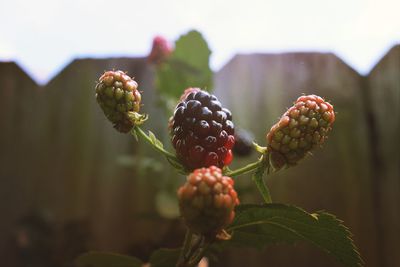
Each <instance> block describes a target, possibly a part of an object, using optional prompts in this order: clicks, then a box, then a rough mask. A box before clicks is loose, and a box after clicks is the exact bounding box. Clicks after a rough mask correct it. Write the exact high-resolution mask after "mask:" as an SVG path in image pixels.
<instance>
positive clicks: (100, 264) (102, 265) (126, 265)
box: [76, 251, 173, 267]
mask: <svg viewBox="0 0 400 267" xmlns="http://www.w3.org/2000/svg"><path fill="white" fill-rule="evenodd" d="M76 263H77V266H78V267H141V266H142V265H143V262H142V261H140V260H139V259H137V258H134V257H128V256H125V255H119V254H114V253H107V252H94V251H93V252H88V253H85V254H82V255H81V256H79V257H78V258H77V259H76ZM172 266H173V265H172Z"/></svg>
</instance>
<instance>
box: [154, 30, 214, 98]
mask: <svg viewBox="0 0 400 267" xmlns="http://www.w3.org/2000/svg"><path fill="white" fill-rule="evenodd" d="M210 54H211V50H210V49H209V47H208V45H207V42H206V41H205V40H204V38H203V37H202V35H201V34H200V33H199V32H198V31H190V32H189V33H187V34H186V35H182V36H181V37H180V38H179V39H178V40H177V41H176V43H175V49H174V51H173V52H172V54H171V55H170V56H169V58H168V59H167V61H166V62H163V63H162V64H160V65H158V66H157V89H158V90H159V92H160V93H161V94H162V95H164V96H165V97H167V98H173V99H178V98H179V96H180V95H181V94H182V92H183V91H184V90H185V89H186V88H188V87H200V88H202V89H204V90H210V89H211V86H212V71H211V69H210V67H209V58H210Z"/></svg>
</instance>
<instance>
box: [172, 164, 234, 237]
mask: <svg viewBox="0 0 400 267" xmlns="http://www.w3.org/2000/svg"><path fill="white" fill-rule="evenodd" d="M233 185H234V182H233V180H232V178H230V177H227V176H223V175H222V171H221V169H219V168H218V167H215V166H211V167H209V168H201V169H196V170H195V171H194V172H193V173H191V174H190V175H189V176H188V177H187V180H186V183H185V184H184V185H183V186H182V187H180V188H179V190H178V199H179V207H180V212H181V215H182V217H183V219H184V221H185V224H186V225H187V226H188V227H189V229H191V230H192V231H193V232H194V233H197V234H203V235H207V236H214V237H215V235H216V234H217V233H219V232H220V231H221V230H222V229H224V228H225V227H226V226H228V225H229V224H230V223H232V220H233V218H234V217H235V212H234V208H235V206H236V205H238V204H239V199H238V196H237V193H236V191H235V189H234V188H233Z"/></svg>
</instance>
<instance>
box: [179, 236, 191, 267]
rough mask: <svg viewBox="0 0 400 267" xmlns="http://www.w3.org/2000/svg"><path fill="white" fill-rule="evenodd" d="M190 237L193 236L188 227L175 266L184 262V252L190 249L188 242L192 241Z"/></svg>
mask: <svg viewBox="0 0 400 267" xmlns="http://www.w3.org/2000/svg"><path fill="white" fill-rule="evenodd" d="M192 237H193V232H192V231H190V230H189V229H188V230H186V235H185V240H184V241H183V246H182V251H181V254H180V255H179V260H178V263H177V266H182V264H184V263H185V262H186V253H187V252H188V250H189V249H190V243H191V241H192Z"/></svg>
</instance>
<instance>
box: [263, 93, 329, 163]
mask: <svg viewBox="0 0 400 267" xmlns="http://www.w3.org/2000/svg"><path fill="white" fill-rule="evenodd" d="M334 121H335V112H334V111H333V106H332V105H331V104H329V103H328V102H326V101H324V99H322V98H321V97H319V96H316V95H308V96H301V97H299V98H298V99H297V100H296V102H295V103H294V105H293V106H292V107H291V108H289V109H288V110H287V111H286V112H285V113H284V114H283V116H282V117H281V119H280V120H279V122H278V123H276V124H275V125H274V126H272V128H271V130H270V131H269V133H268V134H267V142H268V150H269V151H270V153H269V155H270V162H271V163H272V164H273V167H275V168H276V169H279V168H281V167H283V166H284V165H294V164H296V163H297V162H298V161H299V160H301V159H302V158H304V156H305V155H306V154H307V153H308V152H310V151H311V150H312V149H313V148H314V147H316V146H319V145H322V144H323V142H324V141H325V139H327V135H328V132H329V131H330V130H331V128H332V127H331V126H332V124H333V122H334Z"/></svg>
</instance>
